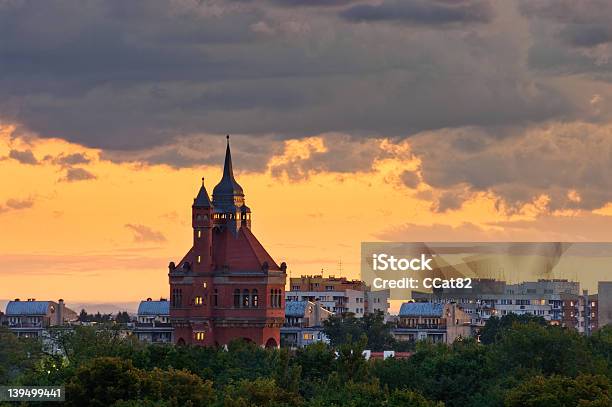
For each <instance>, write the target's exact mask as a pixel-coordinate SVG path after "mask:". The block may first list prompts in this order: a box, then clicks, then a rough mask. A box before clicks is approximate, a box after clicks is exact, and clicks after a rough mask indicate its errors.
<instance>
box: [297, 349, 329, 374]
mask: <svg viewBox="0 0 612 407" xmlns="http://www.w3.org/2000/svg"><path fill="white" fill-rule="evenodd" d="M295 363H297V364H298V365H299V366H300V367H301V368H302V376H303V377H304V378H305V379H310V380H314V379H320V378H324V377H327V376H328V375H329V374H330V373H331V372H332V371H334V370H335V368H336V354H335V353H334V350H333V349H332V348H330V347H329V346H327V345H326V344H325V343H323V342H316V343H313V344H311V345H308V346H306V347H304V348H302V349H298V350H297V352H296V355H295Z"/></svg>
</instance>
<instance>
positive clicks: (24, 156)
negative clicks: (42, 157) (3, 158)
mask: <svg viewBox="0 0 612 407" xmlns="http://www.w3.org/2000/svg"><path fill="white" fill-rule="evenodd" d="M8 156H9V158H12V159H13V160H17V161H19V162H20V163H22V164H29V165H36V164H38V160H37V159H36V157H35V156H34V153H32V150H23V151H19V150H11V151H10V152H9V155H8Z"/></svg>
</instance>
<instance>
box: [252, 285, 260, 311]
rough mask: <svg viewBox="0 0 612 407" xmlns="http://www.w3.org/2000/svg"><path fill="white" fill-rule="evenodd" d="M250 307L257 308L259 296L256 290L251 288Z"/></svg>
mask: <svg viewBox="0 0 612 407" xmlns="http://www.w3.org/2000/svg"><path fill="white" fill-rule="evenodd" d="M251 306H252V307H253V308H257V307H259V294H258V293H257V288H253V291H251Z"/></svg>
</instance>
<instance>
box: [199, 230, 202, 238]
mask: <svg viewBox="0 0 612 407" xmlns="http://www.w3.org/2000/svg"><path fill="white" fill-rule="evenodd" d="M201 237H202V231H201V230H198V239H199V238H201Z"/></svg>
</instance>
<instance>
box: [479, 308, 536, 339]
mask: <svg viewBox="0 0 612 407" xmlns="http://www.w3.org/2000/svg"><path fill="white" fill-rule="evenodd" d="M529 323H535V324H537V325H540V326H546V325H547V322H546V320H545V319H544V318H543V317H539V316H534V315H531V314H522V315H517V314H514V313H510V314H508V315H504V316H503V317H501V318H498V317H497V316H492V317H491V318H489V319H488V320H487V322H486V323H485V326H484V327H482V329H481V330H480V341H481V342H482V343H484V344H486V345H488V344H491V343H494V342H496V341H498V340H500V339H501V338H502V337H503V335H504V334H505V333H506V332H507V331H508V330H509V329H510V328H512V326H513V325H515V324H529Z"/></svg>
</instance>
